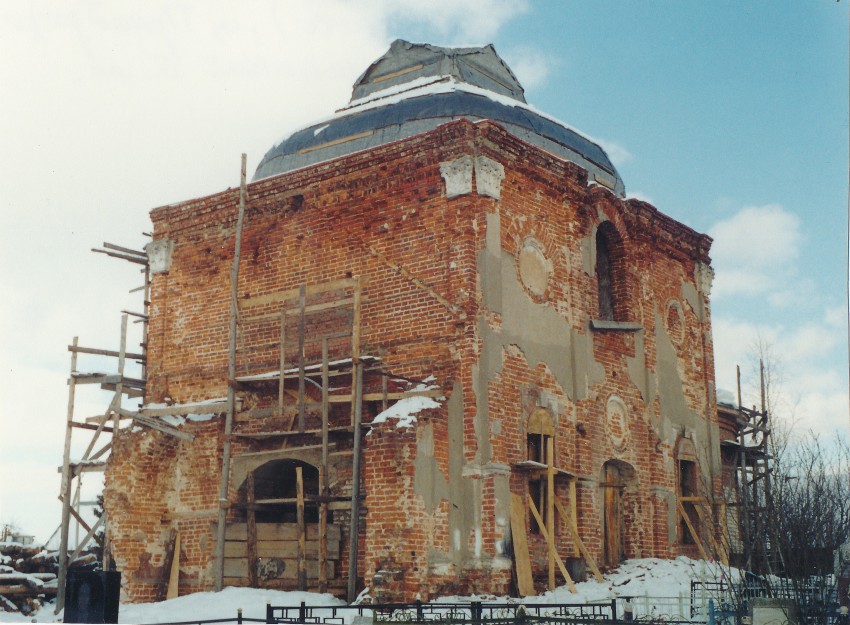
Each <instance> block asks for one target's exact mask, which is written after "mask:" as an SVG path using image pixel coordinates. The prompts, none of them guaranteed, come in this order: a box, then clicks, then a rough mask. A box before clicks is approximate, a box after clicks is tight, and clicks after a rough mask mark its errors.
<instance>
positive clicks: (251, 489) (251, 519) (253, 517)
mask: <svg viewBox="0 0 850 625" xmlns="http://www.w3.org/2000/svg"><path fill="white" fill-rule="evenodd" d="M300 468H301V467H299V469H300ZM256 502H257V495H256V490H255V486H254V472H253V471H251V472H250V473H249V474H248V510H247V511H246V514H245V516H246V517H247V519H246V520H247V523H246V525H247V526H248V586H250V587H251V588H256V587H257V510H256V508H255V506H254V504H255V503H256Z"/></svg>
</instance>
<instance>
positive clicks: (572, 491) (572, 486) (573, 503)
mask: <svg viewBox="0 0 850 625" xmlns="http://www.w3.org/2000/svg"><path fill="white" fill-rule="evenodd" d="M567 489H568V493H569V501H570V513H571V514H570V516H569V521H568V524H569V526H570V529H571V530H572V534H573V536H578V513H577V512H576V511H577V510H578V503H577V497H576V480H575V479H571V480H570V483H569V485H568V486H567ZM558 503H560V502H559V501H556V502H555V504H556V505H557V504H558ZM558 512H559V513H560V515H561V517H562V518H566V516H565V515H564V513H563V509H559V510H558ZM578 555H579V546H578V543H577V542H575V541H573V556H578Z"/></svg>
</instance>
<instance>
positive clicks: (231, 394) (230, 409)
mask: <svg viewBox="0 0 850 625" xmlns="http://www.w3.org/2000/svg"><path fill="white" fill-rule="evenodd" d="M246 170H247V156H246V155H245V154H244V153H243V154H242V166H241V168H240V175H239V212H238V213H237V217H236V233H235V237H234V239H235V240H234V242H233V265H232V266H231V268H230V320H229V328H228V329H229V336H228V350H227V415H226V416H225V420H224V446H223V449H222V455H221V483H220V484H219V491H218V506H219V507H218V525H217V526H216V545H215V569H214V571H215V586H214V587H215V590H221V589H222V587H223V581H224V530H225V526H226V523H227V508H228V496H229V493H230V446H231V441H230V434H231V433H232V432H233V417H234V415H235V414H236V389H235V388H234V382H235V380H236V334H237V329H238V325H239V297H238V296H239V258H240V255H241V253H242V227H243V224H244V221H245V203H246V201H247V198H248V183H247V173H246Z"/></svg>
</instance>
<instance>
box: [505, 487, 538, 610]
mask: <svg viewBox="0 0 850 625" xmlns="http://www.w3.org/2000/svg"><path fill="white" fill-rule="evenodd" d="M527 534H528V530H527V529H526V527H525V506H523V504H522V497H520V496H519V495H517V494H516V493H511V543H512V545H513V552H514V567H515V568H516V580H517V590H518V591H519V594H520V595H521V596H523V597H528V596H530V595H533V594H535V593H534V578H533V577H532V575H531V557H530V555H529V552H528V538H527Z"/></svg>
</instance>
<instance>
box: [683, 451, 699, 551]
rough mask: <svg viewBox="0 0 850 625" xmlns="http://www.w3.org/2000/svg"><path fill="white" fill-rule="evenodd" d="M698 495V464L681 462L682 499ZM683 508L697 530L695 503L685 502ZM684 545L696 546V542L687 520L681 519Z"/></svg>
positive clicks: (687, 461) (689, 461)
mask: <svg viewBox="0 0 850 625" xmlns="http://www.w3.org/2000/svg"><path fill="white" fill-rule="evenodd" d="M696 495H697V472H696V463H695V462H693V461H691V460H679V496H680V497H696ZM683 507H684V509H685V512H686V514H687V515H688V519H689V520H690V522H691V525H693V527H694V529H696V528H697V518H696V514H695V513H694V503H693V502H688V501H686V502H683ZM681 529H682V543H683V544H686V545H694V544H696V540H695V538H694V536H693V534H691V530H690V528H689V527H688V524H687V523H686V522H685V519H681Z"/></svg>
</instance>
